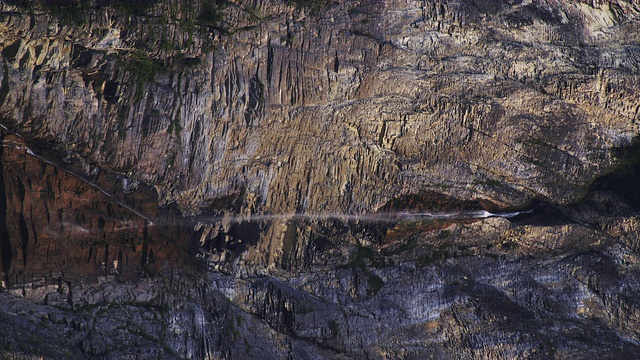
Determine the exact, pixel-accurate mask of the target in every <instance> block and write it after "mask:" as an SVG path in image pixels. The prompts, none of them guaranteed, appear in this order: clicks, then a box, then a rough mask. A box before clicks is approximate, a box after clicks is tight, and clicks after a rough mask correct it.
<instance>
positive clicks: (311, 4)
mask: <svg viewBox="0 0 640 360" xmlns="http://www.w3.org/2000/svg"><path fill="white" fill-rule="evenodd" d="M287 2H288V3H290V4H295V5H296V6H297V7H299V8H307V9H309V10H311V11H312V12H314V13H316V12H318V11H320V10H322V9H325V8H326V7H328V6H329V5H330V4H331V0H287Z"/></svg>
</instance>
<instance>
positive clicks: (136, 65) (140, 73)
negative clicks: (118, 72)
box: [120, 52, 167, 103]
mask: <svg viewBox="0 0 640 360" xmlns="http://www.w3.org/2000/svg"><path fill="white" fill-rule="evenodd" d="M120 64H121V65H122V66H123V67H124V68H125V69H127V71H129V72H130V73H131V74H133V75H134V76H135V77H136V79H137V84H136V92H135V95H134V97H133V100H134V102H136V103H138V102H140V100H142V98H143V97H144V85H145V84H146V83H148V82H150V81H153V80H155V78H156V75H157V74H158V73H160V72H164V71H166V70H167V69H166V67H165V65H164V64H163V63H162V62H160V61H159V60H157V59H154V58H151V57H149V56H148V55H145V54H143V53H140V52H132V53H131V56H130V57H129V58H128V59H126V60H121V61H120Z"/></svg>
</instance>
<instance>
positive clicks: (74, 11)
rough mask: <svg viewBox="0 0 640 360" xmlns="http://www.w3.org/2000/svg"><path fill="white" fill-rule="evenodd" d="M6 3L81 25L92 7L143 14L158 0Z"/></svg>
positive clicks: (22, 0) (27, 0)
mask: <svg viewBox="0 0 640 360" xmlns="http://www.w3.org/2000/svg"><path fill="white" fill-rule="evenodd" d="M5 1H6V3H7V4H9V5H14V6H18V7H21V8H23V9H25V10H27V11H29V12H35V11H44V12H46V13H48V14H51V15H53V16H55V17H57V18H58V19H59V20H60V22H62V23H70V24H74V25H82V24H84V23H85V22H86V18H87V12H88V11H89V10H92V9H100V8H105V7H110V8H112V9H115V10H116V11H118V12H120V13H122V14H124V15H144V14H146V13H147V11H148V10H149V7H150V6H151V5H153V4H154V3H156V2H157V1H158V0H136V1H131V0H98V1H96V2H95V3H94V2H92V1H86V0H5Z"/></svg>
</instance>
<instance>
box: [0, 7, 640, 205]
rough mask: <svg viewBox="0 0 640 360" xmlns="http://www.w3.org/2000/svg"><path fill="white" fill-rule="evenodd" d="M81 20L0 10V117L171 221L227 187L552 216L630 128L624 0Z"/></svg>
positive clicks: (631, 70) (630, 25) (107, 12)
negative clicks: (429, 196)
mask: <svg viewBox="0 0 640 360" xmlns="http://www.w3.org/2000/svg"><path fill="white" fill-rule="evenodd" d="M211 12H214V13H215V14H217V16H213V15H211ZM83 14H84V15H83V18H82V22H81V23H70V22H69V20H67V21H66V22H65V21H63V20H60V19H57V18H55V17H53V16H51V15H50V14H48V13H45V12H43V11H42V10H38V9H37V8H36V10H33V11H32V12H31V13H29V12H28V11H26V10H24V9H22V8H19V7H15V6H10V5H7V4H3V5H2V16H3V19H2V20H3V21H2V33H3V43H2V47H3V50H2V64H3V66H2V79H3V80H2V81H3V92H2V96H1V100H2V101H1V104H0V113H1V114H2V117H3V118H4V119H5V121H6V122H7V123H10V124H11V125H12V127H13V128H14V129H16V130H20V131H21V132H24V133H26V134H29V135H30V136H33V137H36V138H42V139H48V140H53V141H56V142H57V143H58V145H59V146H61V147H63V148H65V149H68V150H69V151H74V152H77V153H79V154H81V155H82V156H84V157H86V158H87V159H89V160H91V161H92V162H95V163H96V164H99V165H100V166H101V167H103V168H105V169H109V170H112V171H116V172H119V173H122V174H127V175H128V176H130V177H131V178H133V179H136V180H140V181H144V182H146V183H149V184H153V185H155V186H156V187H157V189H158V191H159V193H160V195H161V202H162V203H168V202H172V201H177V202H178V204H180V206H181V209H183V211H184V212H185V213H188V214H193V213H198V212H202V211H207V209H208V207H209V206H211V204H212V203H213V202H214V201H215V199H218V198H222V197H228V196H234V195H238V196H242V198H243V199H244V201H245V202H246V203H245V204H244V205H243V211H252V212H255V211H261V212H272V213H283V212H332V211H335V212H350V213H362V212H369V211H374V210H375V209H377V208H379V207H381V206H382V205H383V204H385V203H386V202H388V201H389V200H390V199H392V198H394V197H397V196H400V195H404V194H409V193H416V192H421V191H424V190H425V189H430V190H436V191H438V192H443V193H447V194H450V195H454V196H455V197H458V198H466V199H486V200H490V201H492V202H494V203H495V204H497V205H500V206H512V207H513V206H522V205H523V204H525V203H527V201H529V200H530V199H532V198H541V199H545V200H548V201H551V202H555V203H560V204H566V203H568V202H571V201H574V200H576V199H577V198H579V197H580V196H581V194H583V193H584V190H585V187H586V186H587V185H588V184H589V183H590V182H591V181H592V180H593V179H594V178H595V177H596V176H598V175H600V174H602V173H604V172H606V171H608V170H609V169H611V168H612V167H613V166H615V165H616V163H617V162H618V161H619V160H617V159H616V158H615V156H614V155H613V154H612V153H611V150H612V149H613V148H617V147H624V146H627V145H629V144H631V142H632V140H633V138H634V137H636V136H637V134H638V127H637V125H636V124H635V121H636V120H637V118H638V106H639V104H638V101H637V98H636V96H635V95H634V89H636V88H637V86H638V75H637V73H638V54H639V50H638V46H637V44H638V38H637V36H638V35H637V32H636V31H634V29H636V28H637V21H638V6H637V4H635V3H634V2H624V1H616V2H613V3H580V2H579V3H564V2H557V1H535V2H531V3H528V2H527V3H520V4H516V3H514V4H512V5H509V4H508V3H505V4H502V3H486V2H473V1H446V2H425V1H349V2H331V4H330V5H329V6H328V7H327V8H325V9H323V10H322V11H321V12H317V13H310V12H309V11H308V10H305V9H304V8H303V9H296V8H295V7H293V6H288V5H287V4H283V3H280V2H273V1H237V2H231V3H230V4H228V5H227V6H226V7H224V8H222V7H221V8H219V9H218V8H216V9H214V10H211V9H209V10H207V9H206V8H205V7H204V5H201V4H200V3H198V2H194V3H191V2H185V3H181V2H177V3H175V4H174V3H161V4H155V5H154V7H152V8H151V9H150V10H149V15H147V16H134V15H130V14H123V13H122V12H118V11H116V10H112V9H109V8H102V9H97V10H86V12H85V13H83ZM204 15H209V17H206V16H204Z"/></svg>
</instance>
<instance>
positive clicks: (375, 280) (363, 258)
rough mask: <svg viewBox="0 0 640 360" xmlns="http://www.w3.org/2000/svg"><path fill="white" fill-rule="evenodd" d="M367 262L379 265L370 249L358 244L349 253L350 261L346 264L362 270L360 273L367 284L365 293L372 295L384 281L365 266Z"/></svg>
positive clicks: (351, 267)
mask: <svg viewBox="0 0 640 360" xmlns="http://www.w3.org/2000/svg"><path fill="white" fill-rule="evenodd" d="M367 262H369V263H371V265H373V266H379V265H380V264H379V262H378V261H377V259H376V255H375V253H374V252H373V250H372V249H370V248H366V247H362V246H360V245H358V247H357V248H356V250H355V251H354V252H353V253H352V254H351V261H350V262H349V264H347V267H348V268H350V269H358V270H360V271H362V274H363V275H364V276H365V278H366V279H367V285H368V286H369V288H368V290H367V295H368V296H373V295H375V294H377V293H378V291H380V289H381V288H382V286H383V285H384V281H383V280H382V279H381V278H380V277H379V276H378V275H376V274H374V273H372V272H371V271H370V270H369V269H368V268H367Z"/></svg>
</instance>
